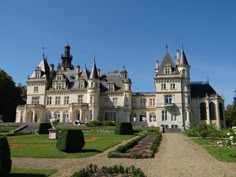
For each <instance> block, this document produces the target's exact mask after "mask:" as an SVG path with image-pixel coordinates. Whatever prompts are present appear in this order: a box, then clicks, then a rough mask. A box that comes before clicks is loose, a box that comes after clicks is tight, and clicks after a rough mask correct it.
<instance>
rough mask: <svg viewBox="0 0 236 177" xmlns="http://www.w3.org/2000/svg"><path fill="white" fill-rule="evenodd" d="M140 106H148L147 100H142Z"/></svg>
mask: <svg viewBox="0 0 236 177" xmlns="http://www.w3.org/2000/svg"><path fill="white" fill-rule="evenodd" d="M140 106H146V99H145V98H141V99H140Z"/></svg>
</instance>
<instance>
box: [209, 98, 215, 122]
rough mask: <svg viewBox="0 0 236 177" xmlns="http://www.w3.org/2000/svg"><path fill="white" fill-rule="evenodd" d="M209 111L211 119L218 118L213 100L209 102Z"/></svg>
mask: <svg viewBox="0 0 236 177" xmlns="http://www.w3.org/2000/svg"><path fill="white" fill-rule="evenodd" d="M209 112H210V120H216V109H215V104H214V103H212V102H211V103H210V104H209Z"/></svg>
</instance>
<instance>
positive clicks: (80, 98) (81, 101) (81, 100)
mask: <svg viewBox="0 0 236 177" xmlns="http://www.w3.org/2000/svg"><path fill="white" fill-rule="evenodd" d="M78 103H79V104H81V103H83V95H78Z"/></svg>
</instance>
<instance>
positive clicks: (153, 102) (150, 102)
mask: <svg viewBox="0 0 236 177" xmlns="http://www.w3.org/2000/svg"><path fill="white" fill-rule="evenodd" d="M149 105H150V106H155V99H154V98H150V100H149Z"/></svg>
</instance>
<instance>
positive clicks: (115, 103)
mask: <svg viewBox="0 0 236 177" xmlns="http://www.w3.org/2000/svg"><path fill="white" fill-rule="evenodd" d="M112 102H113V105H114V106H117V98H112Z"/></svg>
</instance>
